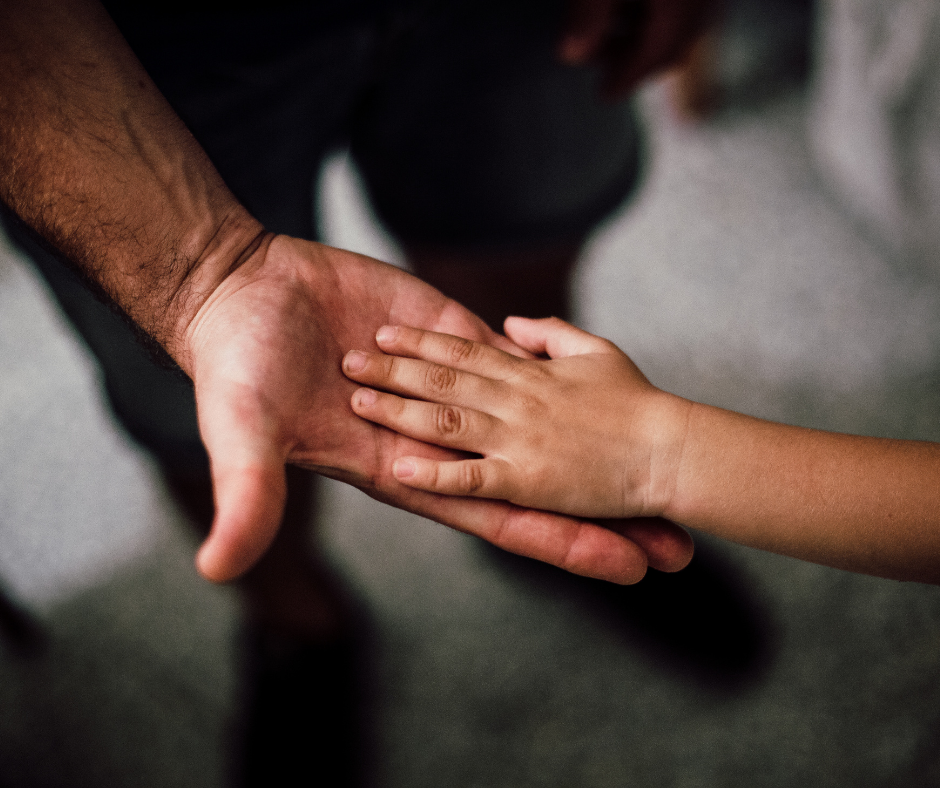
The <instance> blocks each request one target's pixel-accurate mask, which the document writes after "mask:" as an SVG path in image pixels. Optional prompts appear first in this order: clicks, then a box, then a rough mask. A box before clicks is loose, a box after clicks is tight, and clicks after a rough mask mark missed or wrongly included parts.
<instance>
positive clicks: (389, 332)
mask: <svg viewBox="0 0 940 788" xmlns="http://www.w3.org/2000/svg"><path fill="white" fill-rule="evenodd" d="M397 336H398V328H397V327H396V326H382V327H381V328H380V329H379V330H378V331H376V332H375V341H376V342H391V341H392V340H393V339H395V337H397Z"/></svg>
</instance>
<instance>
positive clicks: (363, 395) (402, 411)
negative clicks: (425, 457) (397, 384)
mask: <svg viewBox="0 0 940 788" xmlns="http://www.w3.org/2000/svg"><path fill="white" fill-rule="evenodd" d="M352 409H353V411H354V412H355V413H356V415H358V416H361V417H362V418H364V419H368V420H369V421H372V422H375V423H376V424H381V425H382V426H384V427H388V428H389V429H392V430H395V432H400V433H401V434H402V435H407V436H408V437H409V438H415V439H416V440H419V441H424V442H425V443H433V444H435V445H436V446H444V447H445V448H448V449H460V450H462V451H473V452H478V453H481V454H482V453H484V452H485V451H487V449H488V448H489V443H490V436H491V435H492V433H493V427H494V426H495V421H496V420H495V419H494V418H493V417H492V416H489V415H487V414H485V413H481V412H480V411H477V410H471V409H469V408H458V407H455V406H453V405H436V404H432V403H429V402H420V401H417V400H411V399H403V398H401V397H396V396H395V395H394V394H384V393H382V392H380V391H374V390H372V389H359V390H358V391H356V392H355V393H354V394H353V395H352Z"/></svg>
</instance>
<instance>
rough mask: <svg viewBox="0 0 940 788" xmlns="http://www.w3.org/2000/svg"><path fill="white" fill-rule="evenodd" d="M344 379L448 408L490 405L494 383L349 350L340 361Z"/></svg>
mask: <svg viewBox="0 0 940 788" xmlns="http://www.w3.org/2000/svg"><path fill="white" fill-rule="evenodd" d="M343 372H345V373H346V377H348V378H351V379H352V380H355V381H356V382H357V383H362V384H364V385H367V386H372V387H373V388H378V389H383V390H384V391H392V392H394V393H396V394H402V395H404V396H408V397H415V398H417V399H423V400H429V401H431V402H442V403H446V404H449V405H474V404H480V403H486V402H488V401H489V399H490V397H489V396H488V395H490V394H491V393H492V391H491V389H492V385H493V381H490V380H487V379H485V378H482V377H480V376H478V375H474V374H472V373H469V372H460V371H458V370H456V369H452V368H451V367H446V366H441V365H440V364H434V363H431V362H429V361H422V360H420V359H414V358H402V357H400V356H386V355H383V354H381V353H365V352H363V351H360V350H351V351H349V352H348V353H347V354H346V356H345V357H344V358H343Z"/></svg>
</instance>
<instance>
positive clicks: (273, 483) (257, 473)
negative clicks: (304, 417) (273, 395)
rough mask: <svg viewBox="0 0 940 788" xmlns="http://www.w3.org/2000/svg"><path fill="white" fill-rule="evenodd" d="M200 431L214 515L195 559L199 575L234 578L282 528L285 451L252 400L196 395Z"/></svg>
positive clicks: (258, 555)
mask: <svg viewBox="0 0 940 788" xmlns="http://www.w3.org/2000/svg"><path fill="white" fill-rule="evenodd" d="M197 403H198V406H199V427H200V431H201V432H202V438H203V442H204V443H205V446H206V450H207V451H208V453H209V461H210V464H211V468H212V487H213V494H214V498H215V517H214V519H213V521H212V529H211V530H210V532H209V536H208V538H207V539H206V541H205V542H204V543H203V545H202V547H201V548H200V550H199V553H198V555H197V556H196V566H197V568H198V569H199V572H200V574H202V575H203V577H205V578H206V579H208V580H212V581H214V582H218V583H221V582H226V581H228V580H234V579H235V578H237V577H239V576H240V575H242V574H244V573H245V572H246V571H247V570H248V569H250V568H251V567H252V566H253V565H254V564H255V562H257V561H258V559H259V558H261V556H262V555H264V553H265V551H266V550H267V549H268V547H269V546H270V545H271V542H272V541H273V540H274V537H275V535H276V534H277V531H278V528H279V527H280V524H281V518H282V516H283V513H284V503H285V500H286V497H287V483H286V479H285V475H284V463H285V459H286V452H285V451H284V450H283V449H282V447H281V446H280V445H279V443H280V442H279V441H278V440H277V431H276V430H274V429H272V419H271V418H270V417H269V415H268V414H265V413H264V412H263V408H262V407H261V406H260V405H259V404H258V403H256V402H252V401H251V398H250V397H246V396H245V395H244V394H242V395H241V396H239V395H235V396H232V394H231V392H229V396H225V395H221V396H217V397H216V396H204V397H202V398H201V399H200V398H199V397H198V396H197Z"/></svg>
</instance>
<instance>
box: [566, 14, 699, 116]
mask: <svg viewBox="0 0 940 788" xmlns="http://www.w3.org/2000/svg"><path fill="white" fill-rule="evenodd" d="M714 2H715V0H569V2H568V14H567V18H566V21H565V25H564V29H563V31H562V35H561V40H560V42H559V54H560V56H561V59H562V60H563V61H564V62H566V63H570V64H572V65H587V64H591V65H595V66H598V67H599V68H600V69H601V72H602V74H603V82H602V91H603V93H604V95H605V96H606V97H608V98H610V99H615V98H619V97H621V96H624V95H626V94H627V93H629V92H630V91H632V90H634V89H635V88H636V87H637V85H639V83H640V82H641V81H642V80H644V79H645V78H646V77H649V76H651V75H653V74H655V73H656V72H658V71H661V70H663V69H665V68H667V67H668V66H671V65H674V64H676V63H678V62H679V61H681V59H682V57H683V56H684V55H685V54H686V52H687V51H688V49H689V47H690V46H691V44H692V43H693V42H694V41H695V39H696V36H698V34H699V33H701V31H702V29H703V27H704V25H705V23H706V22H707V20H708V18H709V13H710V10H711V8H712V6H713V5H714Z"/></svg>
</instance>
